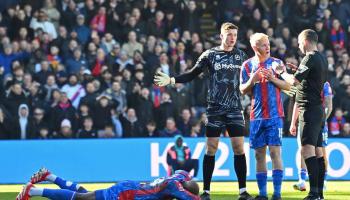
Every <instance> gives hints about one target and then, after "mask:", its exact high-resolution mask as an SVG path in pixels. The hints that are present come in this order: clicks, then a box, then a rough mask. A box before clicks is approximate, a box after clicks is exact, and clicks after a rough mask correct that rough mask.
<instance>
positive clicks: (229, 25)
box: [220, 22, 238, 33]
mask: <svg viewBox="0 0 350 200" xmlns="http://www.w3.org/2000/svg"><path fill="white" fill-rule="evenodd" d="M231 29H236V30H238V26H236V25H234V24H232V23H231V22H225V23H223V24H222V25H221V28H220V32H221V33H223V32H225V31H228V30H231Z"/></svg>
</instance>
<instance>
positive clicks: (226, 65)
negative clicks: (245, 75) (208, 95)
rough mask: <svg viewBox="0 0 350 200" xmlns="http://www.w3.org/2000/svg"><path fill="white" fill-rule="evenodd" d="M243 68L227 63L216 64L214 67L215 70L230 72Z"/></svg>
mask: <svg viewBox="0 0 350 200" xmlns="http://www.w3.org/2000/svg"><path fill="white" fill-rule="evenodd" d="M240 68H241V66H239V65H234V64H232V63H230V64H225V63H215V65H214V69H215V70H216V71H217V70H220V69H229V70H233V69H240Z"/></svg>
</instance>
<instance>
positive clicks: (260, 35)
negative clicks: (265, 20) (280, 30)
mask: <svg viewBox="0 0 350 200" xmlns="http://www.w3.org/2000/svg"><path fill="white" fill-rule="evenodd" d="M262 39H267V40H268V39H269V36H268V35H266V34H265V33H254V34H253V35H251V36H250V39H249V41H250V45H251V46H252V47H253V46H256V43H258V42H259V41H260V40H262Z"/></svg>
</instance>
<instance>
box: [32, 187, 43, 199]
mask: <svg viewBox="0 0 350 200" xmlns="http://www.w3.org/2000/svg"><path fill="white" fill-rule="evenodd" d="M43 192H44V188H35V187H32V188H30V190H29V196H31V197H33V196H41V197H42V196H43Z"/></svg>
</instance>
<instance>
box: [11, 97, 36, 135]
mask: <svg viewBox="0 0 350 200" xmlns="http://www.w3.org/2000/svg"><path fill="white" fill-rule="evenodd" d="M13 126H14V127H13V128H14V129H13V131H11V132H12V134H11V136H10V138H11V139H21V140H25V139H33V138H35V132H34V123H33V119H32V118H31V117H30V115H29V108H28V105H26V104H21V105H20V106H19V108H18V117H17V118H16V119H15V122H14V125H13Z"/></svg>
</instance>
